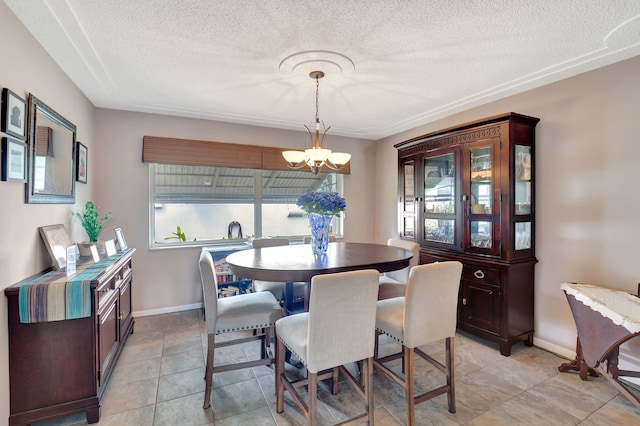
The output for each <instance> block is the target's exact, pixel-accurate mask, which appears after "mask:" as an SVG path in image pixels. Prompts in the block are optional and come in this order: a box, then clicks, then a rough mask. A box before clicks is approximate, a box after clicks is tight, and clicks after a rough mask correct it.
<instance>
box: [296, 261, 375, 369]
mask: <svg viewBox="0 0 640 426" xmlns="http://www.w3.org/2000/svg"><path fill="white" fill-rule="evenodd" d="M378 277H379V273H378V271H376V270H373V269H367V270H362V271H351V272H340V273H335V274H327V275H316V276H315V277H313V278H312V279H311V297H310V299H309V328H308V345H307V368H308V370H309V371H310V372H311V373H317V372H319V371H321V370H324V369H327V368H332V367H335V366H338V365H344V364H347V363H350V362H354V361H360V360H362V359H365V358H370V357H372V356H373V347H374V340H375V325H376V302H377V299H378ZM303 315H304V314H303Z"/></svg>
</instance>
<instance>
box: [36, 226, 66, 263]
mask: <svg viewBox="0 0 640 426" xmlns="http://www.w3.org/2000/svg"><path fill="white" fill-rule="evenodd" d="M38 230H39V231H40V235H41V236H42V240H43V241H44V245H45V246H46V247H47V251H48V252H49V255H51V260H52V261H53V267H54V268H55V269H56V270H58V271H60V270H62V269H63V268H64V267H65V266H67V247H69V246H71V245H73V243H72V242H71V237H69V234H68V233H67V230H66V229H65V227H64V225H62V224H58V225H48V226H41V227H40V228H38Z"/></svg>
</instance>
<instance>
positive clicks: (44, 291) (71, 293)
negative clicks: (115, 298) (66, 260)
mask: <svg viewBox="0 0 640 426" xmlns="http://www.w3.org/2000/svg"><path fill="white" fill-rule="evenodd" d="M130 250H131V249H126V250H123V251H120V252H118V253H116V254H114V255H113V256H110V257H107V258H105V259H102V260H101V261H99V262H98V263H95V264H89V265H82V266H79V267H78V271H77V272H76V273H75V274H73V275H71V276H69V277H68V276H67V275H66V273H64V272H60V271H51V272H49V273H47V274H45V275H42V276H40V277H38V278H36V279H35V280H33V281H30V282H27V283H25V284H23V285H22V286H21V287H20V292H19V296H18V301H19V311H20V322H23V323H33V322H48V321H62V320H69V319H76V318H84V317H88V316H89V315H91V281H92V280H94V279H96V278H98V277H99V276H100V275H101V274H102V273H104V271H106V270H108V269H109V268H110V267H111V266H113V265H114V264H115V263H116V262H118V261H119V260H120V259H121V258H122V257H123V256H124V255H125V254H126V253H127V252H128V251H130Z"/></svg>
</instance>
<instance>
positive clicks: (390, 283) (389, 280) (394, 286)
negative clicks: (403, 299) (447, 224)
mask: <svg viewBox="0 0 640 426" xmlns="http://www.w3.org/2000/svg"><path fill="white" fill-rule="evenodd" d="M387 245H388V246H393V247H399V248H402V249H405V250H409V251H410V252H411V253H413V257H412V258H411V260H409V266H408V267H406V268H404V269H400V270H398V271H391V272H385V273H384V274H383V275H381V276H380V280H379V286H378V300H383V299H390V298H392V297H400V296H404V293H405V290H406V288H407V279H408V278H409V270H410V269H411V268H413V267H414V266H416V265H417V264H418V263H419V261H420V253H419V251H420V244H418V243H416V242H415V241H407V240H396V239H393V238H389V240H388V241H387Z"/></svg>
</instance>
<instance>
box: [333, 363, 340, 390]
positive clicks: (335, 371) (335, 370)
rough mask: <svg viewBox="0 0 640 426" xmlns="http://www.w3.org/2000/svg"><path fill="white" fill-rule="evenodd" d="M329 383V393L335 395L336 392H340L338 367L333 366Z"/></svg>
mask: <svg viewBox="0 0 640 426" xmlns="http://www.w3.org/2000/svg"><path fill="white" fill-rule="evenodd" d="M331 384H332V386H331V393H332V394H334V395H337V394H338V392H340V370H339V369H338V367H334V368H333V374H332V376H331Z"/></svg>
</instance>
